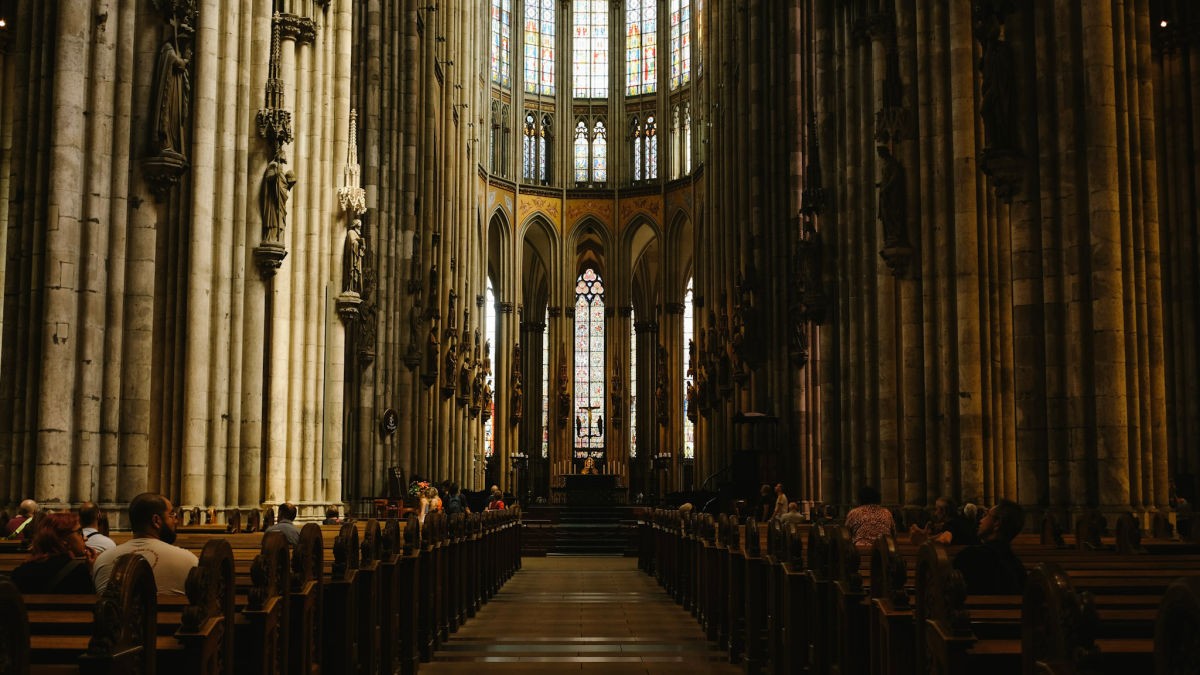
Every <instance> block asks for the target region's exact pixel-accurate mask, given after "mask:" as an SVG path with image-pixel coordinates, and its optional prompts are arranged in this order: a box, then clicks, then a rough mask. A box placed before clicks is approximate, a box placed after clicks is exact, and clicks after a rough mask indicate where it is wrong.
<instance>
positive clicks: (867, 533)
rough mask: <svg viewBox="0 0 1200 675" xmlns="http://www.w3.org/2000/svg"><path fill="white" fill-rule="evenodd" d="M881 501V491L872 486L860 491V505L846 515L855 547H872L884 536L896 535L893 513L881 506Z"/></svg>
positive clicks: (863, 487)
mask: <svg viewBox="0 0 1200 675" xmlns="http://www.w3.org/2000/svg"><path fill="white" fill-rule="evenodd" d="M881 501H883V496H882V495H880V494H879V490H877V489H875V488H873V487H871V486H870V485H864V486H862V487H861V488H859V489H858V504H859V505H858V506H856V507H855V508H853V509H851V510H850V513H847V514H846V527H847V528H849V530H850V536H851V538H853V539H854V545H855V546H871V545H873V544H874V543H875V540H876V539H878V538H880V537H882V536H883V535H885V534H895V533H896V521H895V520H893V519H892V512H891V511H888V510H887V509H885V508H883V507H882V506H880V505H879V503H880V502H881Z"/></svg>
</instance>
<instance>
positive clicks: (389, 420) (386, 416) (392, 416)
mask: <svg viewBox="0 0 1200 675" xmlns="http://www.w3.org/2000/svg"><path fill="white" fill-rule="evenodd" d="M399 426H400V416H399V415H397V414H396V411H395V410H392V409H391V408H388V409H387V410H384V411H383V416H382V417H380V418H379V433H380V434H382V435H383V436H391V435H392V434H394V433H396V429H397V427H399Z"/></svg>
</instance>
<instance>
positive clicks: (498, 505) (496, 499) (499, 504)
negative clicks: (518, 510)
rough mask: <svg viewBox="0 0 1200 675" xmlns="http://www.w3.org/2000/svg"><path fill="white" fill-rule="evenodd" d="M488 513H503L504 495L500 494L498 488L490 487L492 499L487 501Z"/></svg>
mask: <svg viewBox="0 0 1200 675" xmlns="http://www.w3.org/2000/svg"><path fill="white" fill-rule="evenodd" d="M487 510H488V511H503V510H504V495H503V494H502V493H501V492H500V488H498V487H496V486H495V485H493V486H492V498H491V499H490V500H489V501H488V505H487Z"/></svg>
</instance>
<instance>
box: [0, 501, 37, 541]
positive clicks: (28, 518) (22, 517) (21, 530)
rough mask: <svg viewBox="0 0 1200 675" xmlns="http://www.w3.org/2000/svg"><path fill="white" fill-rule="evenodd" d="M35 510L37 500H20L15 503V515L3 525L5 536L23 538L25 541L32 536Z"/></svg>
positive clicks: (7, 537)
mask: <svg viewBox="0 0 1200 675" xmlns="http://www.w3.org/2000/svg"><path fill="white" fill-rule="evenodd" d="M37 512H38V503H37V502H35V501H33V500H32V499H25V500H22V501H21V503H20V504H18V505H17V515H15V516H13V518H12V520H10V521H8V523H7V524H5V526H4V536H5V538H6V539H24V540H25V541H29V540H30V539H31V538H33V519H34V516H36V515H37Z"/></svg>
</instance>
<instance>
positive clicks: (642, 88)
mask: <svg viewBox="0 0 1200 675" xmlns="http://www.w3.org/2000/svg"><path fill="white" fill-rule="evenodd" d="M657 85H658V0H626V2H625V93H626V94H627V95H629V96H640V95H642V94H652V93H654V90H655V88H656V87H657Z"/></svg>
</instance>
